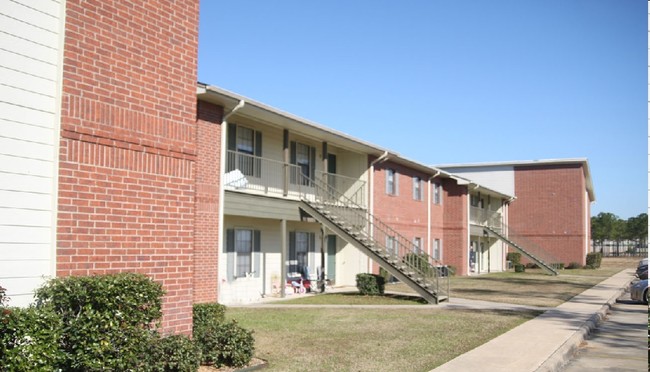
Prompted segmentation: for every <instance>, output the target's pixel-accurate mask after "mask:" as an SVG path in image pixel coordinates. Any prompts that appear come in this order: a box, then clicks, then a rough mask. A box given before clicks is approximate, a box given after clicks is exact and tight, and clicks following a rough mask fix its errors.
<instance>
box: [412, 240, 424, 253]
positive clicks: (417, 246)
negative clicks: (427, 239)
mask: <svg viewBox="0 0 650 372" xmlns="http://www.w3.org/2000/svg"><path fill="white" fill-rule="evenodd" d="M413 251H415V253H422V238H418V237H415V238H413Z"/></svg>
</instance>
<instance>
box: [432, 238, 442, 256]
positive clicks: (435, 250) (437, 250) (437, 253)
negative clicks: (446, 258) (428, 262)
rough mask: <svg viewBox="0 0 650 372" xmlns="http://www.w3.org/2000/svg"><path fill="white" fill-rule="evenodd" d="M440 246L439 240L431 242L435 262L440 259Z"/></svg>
mask: <svg viewBox="0 0 650 372" xmlns="http://www.w3.org/2000/svg"><path fill="white" fill-rule="evenodd" d="M440 249H441V246H440V239H434V240H433V254H432V256H433V259H435V260H438V261H439V260H440V257H441V253H442V252H441V250H440Z"/></svg>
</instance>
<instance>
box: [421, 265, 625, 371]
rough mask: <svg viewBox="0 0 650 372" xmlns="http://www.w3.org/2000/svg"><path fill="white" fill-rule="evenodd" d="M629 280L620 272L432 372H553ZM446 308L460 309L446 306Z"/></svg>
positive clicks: (467, 305) (453, 304)
mask: <svg viewBox="0 0 650 372" xmlns="http://www.w3.org/2000/svg"><path fill="white" fill-rule="evenodd" d="M633 278H634V270H630V269H629V270H624V271H621V272H620V273H618V274H616V275H614V276H612V277H610V278H608V279H606V280H604V281H603V282H601V283H599V284H597V285H596V286H594V287H592V288H591V289H588V290H586V291H584V292H582V293H581V294H579V295H577V296H575V297H574V298H572V299H571V300H570V301H568V302H565V303H563V304H562V305H560V306H558V307H555V308H552V309H550V310H547V311H546V312H545V313H544V314H542V315H540V316H538V317H537V318H535V319H533V320H529V321H528V322H526V323H524V324H522V325H520V326H519V327H516V328H514V329H512V330H510V331H509V332H506V333H504V334H503V335H501V336H499V337H497V338H495V339H493V340H491V341H489V342H487V343H485V344H483V345H481V346H479V347H477V348H476V349H474V350H471V351H469V352H467V353H465V354H463V355H461V356H459V357H457V358H455V359H453V360H451V361H449V362H447V363H445V364H443V365H442V366H440V367H438V368H436V369H434V371H436V372H445V371H450V372H456V371H518V372H526V371H557V370H559V369H561V367H562V366H563V365H564V364H566V363H567V361H568V360H570V358H571V357H572V355H573V354H574V353H575V352H576V351H577V349H578V347H579V345H580V343H581V342H582V341H583V340H584V339H585V336H586V335H587V334H589V332H590V331H591V330H592V329H594V328H595V327H596V326H597V325H598V323H599V322H601V321H602V320H603V319H604V318H605V315H606V314H607V311H608V310H609V308H610V307H611V305H612V304H614V303H615V302H616V299H617V298H619V297H620V296H621V295H622V294H623V293H624V291H625V289H626V288H627V287H628V285H629V283H630V282H631V281H632V279H633ZM454 301H458V300H454ZM472 302H474V301H472ZM448 306H449V307H452V306H459V307H460V306H463V304H455V303H450V304H449V305H448ZM465 306H466V308H477V309H479V308H478V307H472V304H471V303H470V302H468V303H467V304H465ZM485 306H487V304H486V305H485ZM511 306H513V305H511ZM490 308H493V307H490ZM470 336H471V335H470Z"/></svg>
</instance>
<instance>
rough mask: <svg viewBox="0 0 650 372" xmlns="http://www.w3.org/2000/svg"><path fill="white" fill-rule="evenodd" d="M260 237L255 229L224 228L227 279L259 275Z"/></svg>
mask: <svg viewBox="0 0 650 372" xmlns="http://www.w3.org/2000/svg"><path fill="white" fill-rule="evenodd" d="M260 237H261V234H260V231H259V230H255V229H227V230H226V253H227V260H228V273H227V275H228V280H233V279H236V278H244V277H250V276H254V277H259V276H260V273H259V266H260V262H259V261H260V257H259V256H260V240H261V239H260Z"/></svg>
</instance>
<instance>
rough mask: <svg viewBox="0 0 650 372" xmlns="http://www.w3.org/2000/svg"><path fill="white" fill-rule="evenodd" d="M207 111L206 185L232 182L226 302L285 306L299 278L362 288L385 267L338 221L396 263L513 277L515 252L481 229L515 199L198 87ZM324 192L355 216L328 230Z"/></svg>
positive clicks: (221, 218) (221, 272) (219, 214)
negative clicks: (418, 261) (510, 259)
mask: <svg viewBox="0 0 650 372" xmlns="http://www.w3.org/2000/svg"><path fill="white" fill-rule="evenodd" d="M198 100H199V103H198V110H199V111H198V117H199V121H202V120H205V121H206V122H209V121H210V120H211V124H210V125H208V126H206V128H207V129H206V132H204V133H206V134H207V133H208V132H210V131H211V133H215V134H214V135H212V134H210V135H207V138H210V139H211V141H212V145H210V146H206V147H205V148H206V152H205V153H203V152H201V150H200V151H199V159H198V163H199V164H200V167H199V175H200V174H201V173H202V172H203V171H202V170H201V169H209V172H210V173H213V174H215V175H216V174H219V175H220V177H222V178H221V181H220V182H218V184H219V185H220V188H219V187H217V186H216V185H217V183H215V186H214V187H213V188H212V190H213V192H214V193H215V195H214V200H222V201H223V202H222V203H221V204H220V207H218V208H215V209H214V210H213V211H212V213H213V214H214V217H213V219H212V220H213V221H218V222H219V225H218V226H217V225H216V224H213V226H212V227H211V229H212V230H213V231H214V230H217V229H218V231H219V232H220V234H219V235H220V236H221V237H220V238H218V237H217V236H216V235H215V240H216V241H215V242H213V243H214V244H218V246H219V248H218V252H219V253H218V257H219V264H218V293H219V300H220V301H221V302H223V303H249V302H255V301H258V300H260V299H261V298H263V297H265V296H268V295H282V294H284V293H286V290H287V289H286V278H287V276H288V275H290V274H291V272H292V271H295V270H300V271H302V272H303V274H305V275H306V276H308V277H310V278H312V279H313V278H316V277H317V274H318V273H320V272H322V273H324V274H325V275H326V277H327V278H328V279H329V280H330V281H332V282H333V283H335V284H336V285H354V284H355V280H356V274H358V273H363V272H368V271H377V270H378V266H379V265H382V264H385V262H383V261H384V260H383V259H382V258H381V257H374V256H373V252H371V251H368V250H367V248H366V247H364V246H363V245H360V244H359V240H360V239H358V236H351V235H349V234H347V233H346V232H345V231H338V232H337V227H336V226H335V225H331V222H332V221H334V220H335V219H337V218H338V219H339V220H341V219H347V221H348V222H350V218H353V219H354V220H355V221H357V222H355V223H353V225H354V224H356V225H358V226H357V227H358V229H357V230H358V231H356V233H357V234H362V235H363V236H364V239H370V240H372V241H373V244H374V247H375V248H377V247H378V246H381V247H382V249H383V250H385V252H388V253H390V254H394V255H396V257H392V258H391V259H389V260H390V261H399V262H403V261H405V260H406V259H405V257H408V258H411V256H409V255H413V254H424V255H426V257H427V258H426V260H427V261H428V263H429V264H431V265H433V266H434V267H438V266H443V265H450V266H453V268H454V270H455V271H456V272H457V274H459V275H467V274H472V273H483V272H490V271H500V270H504V268H505V252H506V250H505V245H504V244H503V243H502V242H501V241H500V240H498V239H495V238H494V237H493V236H487V235H485V234H486V233H485V232H484V231H483V230H482V229H481V228H480V226H482V223H483V222H485V221H487V217H486V212H485V211H488V210H489V211H491V212H492V214H494V215H493V216H490V218H492V220H494V219H495V218H496V220H497V222H498V223H499V224H500V223H501V222H502V219H504V218H506V215H505V214H504V213H502V211H504V210H505V208H506V206H507V203H508V201H509V200H511V199H512V197H511V196H510V195H506V194H503V193H500V192H497V191H494V190H491V189H489V188H486V187H483V186H481V185H478V184H476V183H475V182H472V181H469V180H467V179H463V178H461V177H457V176H454V175H453V174H450V173H448V172H445V171H442V170H440V169H437V168H432V167H429V166H425V165H423V164H420V163H417V162H415V161H412V160H409V159H406V158H404V157H402V156H400V155H399V154H396V153H394V152H391V151H389V150H386V149H383V148H380V147H378V146H376V145H372V144H369V143H366V142H364V141H362V140H359V139H356V138H352V137H350V136H348V135H345V134H343V133H340V132H336V131H334V130H332V129H328V128H326V127H323V126H321V125H319V124H316V123H313V122H310V121H308V120H305V119H302V118H299V117H296V116H294V115H291V114H289V113H286V112H282V111H280V110H278V109H275V108H273V107H270V106H268V105H265V104H263V103H260V102H257V101H254V100H251V99H249V98H246V97H243V96H240V95H237V94H235V93H232V92H229V91H226V90H224V89H221V88H219V87H214V86H210V85H206V84H199V86H198ZM210 127H211V128H212V129H209V128H210ZM200 131H201V130H200ZM203 159H209V160H205V161H204V160H203ZM200 189H201V188H200V187H199V190H200ZM217 190H218V191H217ZM217 193H219V195H216V194H217ZM323 193H325V194H327V198H330V199H331V198H334V199H336V203H337V204H339V206H341V205H343V204H345V205H346V206H347V207H348V209H347V210H345V211H342V210H341V209H339V210H337V211H336V213H342V214H339V215H334V217H332V219H330V218H326V217H327V215H325V216H323V215H321V213H319V211H317V210H313V209H311V208H310V207H309V206H308V205H307V206H306V205H303V204H302V203H303V202H304V201H305V199H306V200H308V201H313V200H316V199H319V198H321V199H322V198H323ZM200 199H202V198H201V197H199V200H200ZM344 200H345V201H344ZM475 200H477V202H476V205H472V204H471V203H473V201H475ZM328 202H329V203H330V204H332V202H331V200H328ZM350 208H351V209H354V213H355V215H354V217H351V216H350V213H352V212H351V209H350ZM327 212H328V214H329V216H331V215H332V213H335V211H333V210H329V211H327ZM495 216H496V217H495ZM328 223H330V224H329V225H328ZM498 228H500V226H499V227H498ZM484 235H485V236H484ZM197 238H198V236H197ZM398 257H399V258H398ZM373 261H374V263H373Z"/></svg>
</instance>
